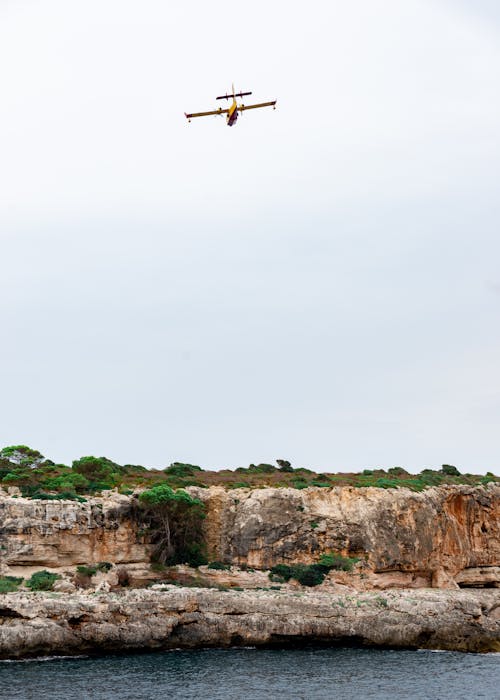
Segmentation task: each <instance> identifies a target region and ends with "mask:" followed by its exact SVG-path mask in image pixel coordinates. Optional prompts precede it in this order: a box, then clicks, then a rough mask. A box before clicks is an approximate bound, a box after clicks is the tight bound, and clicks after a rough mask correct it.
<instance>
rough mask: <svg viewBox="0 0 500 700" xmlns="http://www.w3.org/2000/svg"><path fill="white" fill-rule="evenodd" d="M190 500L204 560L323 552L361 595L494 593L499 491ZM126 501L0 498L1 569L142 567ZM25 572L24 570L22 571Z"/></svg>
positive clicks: (271, 493) (268, 492) (211, 492)
mask: <svg viewBox="0 0 500 700" xmlns="http://www.w3.org/2000/svg"><path fill="white" fill-rule="evenodd" d="M189 490H190V492H191V493H192V494H193V495H196V496H198V497H199V498H200V499H202V500H203V501H204V502H205V503H206V506H207V518H206V520H205V523H204V528H205V537H206V541H207V546H208V552H209V557H210V559H212V560H220V561H224V562H227V563H231V564H236V565H246V566H249V567H253V568H258V569H266V568H269V567H271V566H273V565H274V564H277V563H283V562H284V563H297V562H302V563H312V562H314V561H316V560H317V559H318V557H319V555H320V554H321V553H323V552H330V551H335V552H339V553H342V554H345V555H349V556H355V557H359V558H360V560H361V561H362V567H361V569H360V570H359V571H358V573H357V574H356V576H354V577H352V581H351V585H357V586H358V587H361V588H367V587H368V588H369V587H375V588H386V587H414V588H418V587H429V586H434V587H440V588H443V587H455V588H456V587H458V586H459V585H460V586H495V585H500V575H499V574H500V569H499V568H498V567H499V566H500V517H499V515H500V507H499V504H500V498H499V497H500V487H499V486H497V485H495V484H488V485H487V486H482V487H471V486H441V487H436V488H430V489H427V490H425V491H423V492H413V491H410V490H408V489H387V490H385V489H376V488H351V487H343V488H342V487H336V488H308V489H303V490H297V489H287V488H279V489H274V488H265V489H253V490H251V489H233V490H229V491H228V490H225V489H223V488H220V487H212V488H209V489H202V488H197V487H191V488H190V489H189ZM130 504H131V499H130V498H129V497H127V496H119V495H118V494H111V495H109V496H108V497H105V498H92V499H89V501H88V502H87V503H78V502H75V501H40V500H38V501H37V500H29V499H23V498H11V497H6V496H3V497H2V496H0V555H1V557H0V559H1V561H0V565H1V566H3V570H4V571H5V572H9V571H10V572H12V571H16V573H21V569H22V568H26V569H27V568H30V569H33V568H52V569H58V568H64V567H71V566H75V565H77V564H90V563H96V562H99V561H109V562H112V563H121V564H130V563H139V564H145V563H146V562H148V560H149V550H148V545H147V542H146V540H145V537H144V534H143V533H142V532H141V529H140V524H138V523H137V522H136V521H135V520H134V519H133V518H131V517H130ZM21 575H22V573H21Z"/></svg>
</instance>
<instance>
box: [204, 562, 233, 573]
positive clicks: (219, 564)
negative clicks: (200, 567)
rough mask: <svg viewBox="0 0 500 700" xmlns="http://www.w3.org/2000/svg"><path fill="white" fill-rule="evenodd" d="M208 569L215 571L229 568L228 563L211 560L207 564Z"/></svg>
mask: <svg viewBox="0 0 500 700" xmlns="http://www.w3.org/2000/svg"><path fill="white" fill-rule="evenodd" d="M208 568H209V569H215V570H216V571H229V569H230V568H231V565H230V564H224V563H223V562H221V561H211V562H210V564H209V565H208Z"/></svg>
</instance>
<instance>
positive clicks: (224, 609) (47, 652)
mask: <svg viewBox="0 0 500 700" xmlns="http://www.w3.org/2000/svg"><path fill="white" fill-rule="evenodd" d="M313 645H318V646H336V647H341V646H343V647H365V648H366V647H372V648H386V649H410V650H411V649H413V650H417V649H423V650H432V651H460V652H473V653H488V652H490V653H491V652H493V653H498V652H500V592H499V591H498V589H483V590H480V589H474V590H467V591H465V590H460V591H452V590H437V589H418V590H408V589H391V590H390V591H384V592H382V593H380V592H363V593H361V592H359V591H354V590H352V591H350V592H345V591H342V593H338V594H337V593H319V592H316V591H311V590H307V591H300V592H293V593H292V592H289V591H286V592H282V591H276V592H275V591H255V590H253V591H251V590H244V591H239V592H235V591H216V590H214V589H205V588H183V587H179V586H166V587H165V590H152V589H129V590H126V591H123V592H119V593H87V594H85V593H79V594H65V593H52V592H48V593H8V594H5V595H2V596H1V597H0V659H2V660H23V659H29V658H36V657H43V656H52V657H54V656H55V657H58V656H59V657H61V656H66V657H75V656H82V655H83V656H90V657H92V656H102V655H106V654H115V653H119V654H121V653H136V652H147V651H161V650H174V649H183V650H186V649H204V648H207V649H209V648H223V649H227V648H242V647H256V648H272V647H288V648H289V647H301V646H313Z"/></svg>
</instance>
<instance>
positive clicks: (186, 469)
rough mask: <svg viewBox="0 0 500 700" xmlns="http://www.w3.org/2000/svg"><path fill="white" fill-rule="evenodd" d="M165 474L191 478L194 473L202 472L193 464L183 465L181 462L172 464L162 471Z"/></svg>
mask: <svg viewBox="0 0 500 700" xmlns="http://www.w3.org/2000/svg"><path fill="white" fill-rule="evenodd" d="M163 471H164V472H165V474H169V475H170V476H180V477H186V476H193V475H194V474H196V472H202V471H203V469H202V468H201V467H197V466H196V465H195V464H184V463H183V462H172V464H171V465H170V466H169V467H167V468H166V469H164V470H163Z"/></svg>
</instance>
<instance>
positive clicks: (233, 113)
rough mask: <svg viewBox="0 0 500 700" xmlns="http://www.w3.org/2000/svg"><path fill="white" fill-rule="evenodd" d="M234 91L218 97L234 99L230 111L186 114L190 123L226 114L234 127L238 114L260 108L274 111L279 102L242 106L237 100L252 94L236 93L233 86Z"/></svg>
mask: <svg viewBox="0 0 500 700" xmlns="http://www.w3.org/2000/svg"><path fill="white" fill-rule="evenodd" d="M232 88H233V91H232V92H231V93H230V94H229V95H228V94H227V93H226V94H225V95H219V97H217V98H216V99H217V100H229V99H231V98H232V100H233V102H232V104H231V105H230V107H229V108H228V109H222V107H221V108H219V109H215V110H214V111H213V112H194V113H193V114H186V113H185V112H184V114H185V115H186V118H187V120H188V121H189V122H190V121H191V119H192V118H193V117H208V116H210V115H212V114H226V115H227V117H226V122H227V125H228V126H233V124H235V123H236V120H237V119H238V114H239V113H240V112H244V111H245V110H246V109H258V108H259V107H272V108H273V109H276V102H277V100H273V102H260V103H259V104H257V105H244V104H243V103H242V104H237V102H236V98H237V97H244V96H245V95H251V94H252V93H251V92H235V91H234V85H233V86H232Z"/></svg>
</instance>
